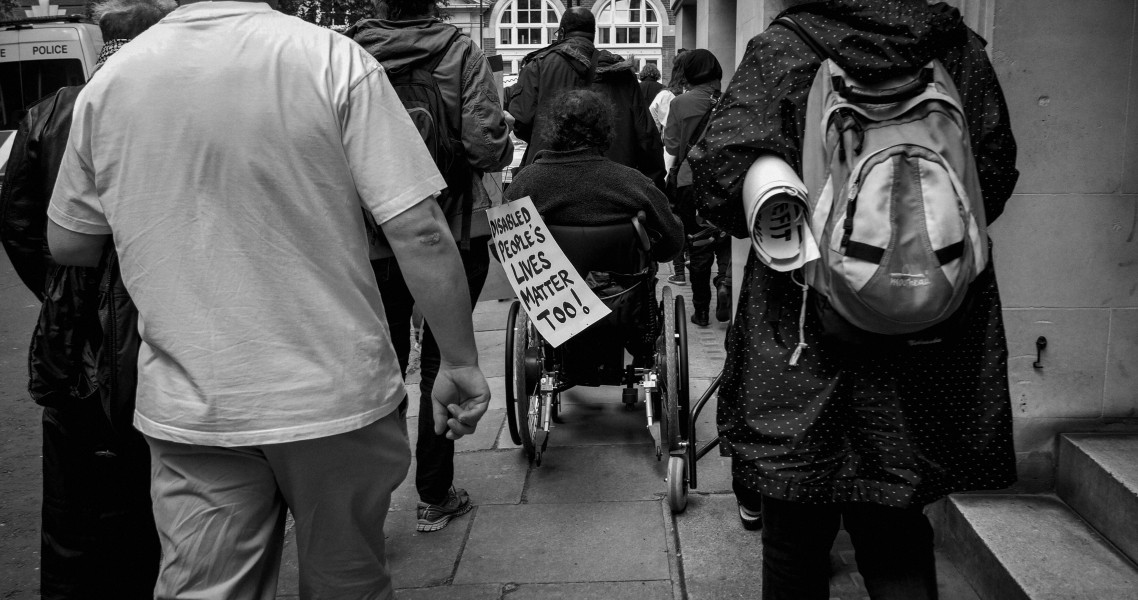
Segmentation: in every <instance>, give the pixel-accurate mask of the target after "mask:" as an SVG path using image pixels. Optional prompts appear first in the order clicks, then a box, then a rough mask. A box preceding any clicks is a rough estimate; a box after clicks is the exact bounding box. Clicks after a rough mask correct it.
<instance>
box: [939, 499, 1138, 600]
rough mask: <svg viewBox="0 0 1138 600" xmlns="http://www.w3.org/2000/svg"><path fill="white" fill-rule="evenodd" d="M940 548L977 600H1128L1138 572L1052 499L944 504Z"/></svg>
mask: <svg viewBox="0 0 1138 600" xmlns="http://www.w3.org/2000/svg"><path fill="white" fill-rule="evenodd" d="M943 520H944V522H943V524H942V525H941V527H940V530H941V533H942V535H943V539H942V542H941V545H942V548H943V549H944V550H945V552H946V553H947V554H948V555H949V557H950V558H951V559H952V560H953V562H954V563H955V564H956V566H957V568H959V569H960V570H961V571H962V572H963V573H964V576H965V577H966V578H967V579H968V580H969V582H970V583H971V584H972V587H973V588H974V589H975V590H976V593H977V595H978V596H979V597H980V598H981V599H982V600H1059V599H1076V598H1077V599H1082V598H1087V599H1090V598H1093V599H1095V600H1134V598H1135V597H1138V567H1136V566H1135V564H1134V563H1133V562H1131V561H1130V560H1128V559H1127V558H1126V557H1125V556H1124V555H1123V554H1122V553H1121V552H1119V551H1118V550H1117V549H1116V548H1115V547H1114V546H1113V545H1111V544H1110V543H1109V542H1108V541H1106V540H1105V539H1104V538H1103V537H1102V536H1101V535H1099V534H1098V533H1097V532H1096V531H1095V530H1094V529H1092V528H1091V527H1090V526H1089V525H1088V524H1087V523H1086V522H1085V521H1083V520H1082V519H1081V518H1079V516H1078V515H1077V514H1075V511H1073V510H1072V509H1071V508H1070V507H1069V506H1067V505H1066V504H1064V503H1063V501H1062V500H1060V499H1059V498H1058V497H1056V496H1054V495H1051V494H1045V495H1026V494H1025V495H1011V494H1008V495H1004V494H977V495H973V494H961V495H955V496H950V497H949V498H948V500H947V503H946V504H945V507H944V515H943Z"/></svg>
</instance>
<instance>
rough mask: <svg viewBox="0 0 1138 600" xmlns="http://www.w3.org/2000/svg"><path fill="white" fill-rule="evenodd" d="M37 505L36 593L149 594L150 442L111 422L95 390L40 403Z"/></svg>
mask: <svg viewBox="0 0 1138 600" xmlns="http://www.w3.org/2000/svg"><path fill="white" fill-rule="evenodd" d="M42 510H43V513H42V517H41V520H42V525H41V532H40V594H41V597H42V598H45V599H51V600H63V599H79V598H125V599H128V600H129V599H132V598H139V599H142V598H153V597H154V582H155V581H156V580H157V578H158V564H159V560H160V558H161V550H160V547H159V543H158V531H157V529H156V528H155V526H154V512H153V509H152V506H151V501H150V449H149V447H148V446H147V445H146V441H145V440H144V439H143V438H142V436H141V435H140V434H139V433H138V432H137V431H134V430H133V429H131V430H130V431H128V432H116V431H115V430H113V429H112V428H111V425H110V423H109V422H108V420H107V417H106V415H105V414H104V413H103V407H102V404H101V403H100V402H99V398H98V396H94V397H91V398H87V399H86V400H78V399H71V402H70V403H68V404H66V405H63V406H60V407H48V408H44V410H43V509H42Z"/></svg>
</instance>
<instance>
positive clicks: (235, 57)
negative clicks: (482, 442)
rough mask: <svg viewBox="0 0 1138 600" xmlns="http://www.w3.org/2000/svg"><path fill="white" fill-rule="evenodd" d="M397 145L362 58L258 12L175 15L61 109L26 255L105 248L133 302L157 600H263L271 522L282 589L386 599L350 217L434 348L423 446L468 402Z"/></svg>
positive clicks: (386, 442) (476, 390)
mask: <svg viewBox="0 0 1138 600" xmlns="http://www.w3.org/2000/svg"><path fill="white" fill-rule="evenodd" d="M419 139H420V138H419V134H418V132H417V130H416V129H415V127H414V126H413V125H412V123H411V121H410V119H409V118H408V117H407V114H406V111H405V110H404V109H403V107H402V105H401V104H400V103H399V100H398V98H397V96H396V95H395V92H394V90H393V89H392V87H391V86H390V84H389V83H388V81H387V77H386V75H385V74H384V72H383V69H382V67H380V65H379V64H378V63H377V62H376V61H375V59H373V58H372V57H371V56H369V55H368V54H367V53H366V52H365V51H364V50H363V49H362V48H360V47H359V46H358V45H356V44H355V42H353V41H352V40H350V39H348V38H346V37H343V36H341V35H339V34H336V33H334V32H332V31H328V30H325V29H321V28H319V27H316V26H313V25H310V24H307V23H304V22H303V21H300V20H299V19H295V18H292V17H287V16H284V15H282V14H280V13H277V12H276V11H274V10H272V8H270V7H269V6H268V5H266V4H261V3H253V2H244V1H230V2H203V3H192V4H191V3H186V2H184V1H183V6H181V7H180V8H179V9H178V10H176V11H174V12H173V13H171V14H170V15H169V16H168V17H166V18H165V19H163V20H162V21H161V22H160V23H158V24H157V25H155V26H154V27H152V28H151V29H150V30H149V31H148V32H146V33H144V34H143V35H141V36H139V37H138V38H136V39H135V41H133V42H132V43H131V44H130V45H129V46H127V47H125V48H124V49H123V50H122V51H120V52H119V53H118V54H117V55H116V56H115V57H114V58H113V59H112V60H111V61H109V62H108V63H107V64H106V65H105V66H104V68H103V69H102V70H101V71H100V72H99V73H98V75H97V76H96V77H94V78H93V79H92V81H91V82H90V83H89V84H88V85H87V87H86V88H85V89H84V90H83V93H82V94H81V95H80V96H79V98H78V100H77V102H76V107H75V112H74V122H73V125H72V129H71V136H70V141H69V145H68V148H67V151H66V154H65V156H64V159H63V164H62V166H61V168H60V173H59V178H58V181H57V183H56V187H55V192H54V194H53V197H52V203H51V206H50V208H49V217H50V219H51V221H52V222H51V223H50V224H49V230H48V240H49V244H50V247H51V251H52V253H53V255H54V257H55V258H56V259H57V260H58V261H59V262H61V263H64V264H76V265H93V264H95V263H96V262H97V260H98V257H99V251H100V249H101V248H102V245H103V244H104V243H105V242H106V240H107V239H108V236H110V235H111V234H113V239H114V244H115V248H116V250H117V251H118V254H119V257H120V262H121V268H122V275H123V280H124V282H125V284H126V287H127V289H128V291H129V292H130V294H131V297H132V298H133V299H134V301H135V303H136V304H137V306H138V310H139V315H140V323H139V329H140V334H141V337H142V346H141V349H140V351H139V365H138V366H139V377H138V396H137V406H136V413H135V425H136V426H137V428H138V429H139V431H141V432H142V433H143V434H145V435H146V437H147V442H148V443H149V445H150V448H151V458H152V464H153V467H152V472H153V478H152V484H151V491H152V496H153V497H154V502H155V519H156V521H157V524H158V529H159V533H160V536H161V538H162V550H163V563H162V572H161V574H160V576H159V581H158V586H157V588H156V591H155V594H156V596H157V597H159V598H168V597H169V598H173V597H187V596H193V597H203V595H204V596H208V597H216V598H272V597H273V596H274V594H275V590H276V575H277V572H278V569H279V563H280V553H281V547H282V540H283V534H284V531H283V525H284V516H285V510H286V508H287V509H291V512H292V514H293V516H294V518H295V520H296V531H297V549H298V552H299V557H300V590H301V596H302V597H308V596H312V597H324V596H331V595H336V596H337V597H353V598H389V597H391V596H392V589H391V579H390V576H389V574H388V573H387V569H386V562H385V560H384V541H383V524H384V518H385V516H386V513H387V510H388V507H389V505H390V497H391V492H392V491H393V490H394V489H395V487H396V486H397V485H398V484H399V482H400V481H402V479H403V477H404V475H405V474H406V470H407V466H408V464H409V461H410V457H409V450H408V445H407V438H406V429H405V423H404V421H403V420H402V417H401V415H400V414H399V413H400V411H399V410H397V409H398V407H399V405H400V403H401V402H403V401H404V399H405V393H404V388H403V382H402V380H401V377H400V372H399V365H398V364H397V362H396V359H395V354H394V351H393V350H392V346H391V341H390V339H389V335H388V330H387V327H386V325H385V322H384V319H383V307H382V303H381V300H380V296H379V293H378V291H377V288H376V282H375V277H374V275H373V274H372V271H371V268H370V266H369V264H368V253H367V239H366V233H365V227H364V220H363V212H362V211H361V210H360V207H361V206H363V207H365V208H366V210H368V211H370V212H371V214H372V215H374V217H375V220H376V222H377V223H379V224H380V226H381V227H382V229H383V232H384V234H385V235H386V237H387V239H388V241H389V242H390V243H391V246H392V248H393V249H394V251H395V255H396V257H397V259H398V260H399V262H400V266H401V267H402V270H403V272H404V274H405V277H406V280H407V285H408V287H409V288H410V290H411V292H412V294H413V295H414V296H415V298H416V302H417V305H418V306H419V307H421V308H422V311H423V313H424V315H425V316H426V318H427V320H428V321H429V322H430V324H431V329H432V330H433V331H434V332H435V336H436V338H437V339H438V341H439V347H440V348H441V349H442V352H443V356H442V367H441V369H440V372H439V375H438V379H437V380H436V383H435V388H434V397H435V405H434V411H435V415H434V416H435V423H436V424H437V425H436V428H437V431H438V432H439V433H442V432H444V431H447V432H448V433H447V435H448V436H449V437H452V438H457V437H461V436H462V435H464V434H469V433H471V432H473V431H474V426H475V424H476V423H477V421H478V419H479V418H480V417H481V416H482V414H483V413H484V412H485V411H486V405H487V402H488V401H489V389H488V387H487V385H486V381H485V379H484V377H483V376H482V372H481V371H480V369H479V367H478V353H477V349H476V347H475V344H474V334H473V328H472V326H471V321H470V307H469V297H468V294H467V293H466V286H467V284H466V281H465V276H464V275H463V270H462V264H461V262H460V261H459V256H458V253H457V249H456V247H455V244H454V241H453V238H452V237H451V235H450V232H449V229H448V227H447V224H446V221H445V220H444V219H443V217H442V215H441V214H440V211H439V209H438V205H437V203H436V202H434V201H433V197H434V195H435V194H436V193H437V192H438V190H439V189H441V188H442V187H443V186H444V185H445V184H444V182H443V179H442V177H441V175H439V173H438V170H437V169H436V168H435V166H434V162H433V161H432V159H431V157H430V155H429V153H428V152H427V150H426V148H425V147H424V146H423V145H422V144H421V143H419Z"/></svg>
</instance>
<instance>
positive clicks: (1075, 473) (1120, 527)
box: [1055, 433, 1138, 597]
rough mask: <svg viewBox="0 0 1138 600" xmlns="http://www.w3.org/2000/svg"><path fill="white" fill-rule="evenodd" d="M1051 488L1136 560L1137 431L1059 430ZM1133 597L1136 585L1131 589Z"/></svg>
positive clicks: (1137, 556) (1137, 594)
mask: <svg viewBox="0 0 1138 600" xmlns="http://www.w3.org/2000/svg"><path fill="white" fill-rule="evenodd" d="M1055 479H1056V484H1055V488H1056V489H1055V491H1056V492H1058V494H1059V497H1061V498H1062V499H1063V500H1064V501H1065V502H1066V503H1067V504H1068V505H1070V506H1071V508H1073V509H1075V512H1077V513H1079V515H1080V516H1082V517H1083V519H1086V521H1087V522H1088V523H1090V524H1091V526H1092V527H1094V528H1095V529H1097V530H1098V531H1099V533H1101V534H1102V535H1103V537H1105V538H1107V539H1108V540H1110V541H1111V542H1112V543H1113V544H1114V545H1115V546H1117V547H1118V549H1119V550H1121V551H1122V552H1123V554H1125V555H1127V556H1128V557H1130V560H1133V561H1138V435H1134V434H1129V435H1127V434H1108V433H1087V434H1066V435H1061V436H1059V467H1058V473H1057V474H1056V478H1055ZM1134 595H1135V597H1138V590H1135V592H1134Z"/></svg>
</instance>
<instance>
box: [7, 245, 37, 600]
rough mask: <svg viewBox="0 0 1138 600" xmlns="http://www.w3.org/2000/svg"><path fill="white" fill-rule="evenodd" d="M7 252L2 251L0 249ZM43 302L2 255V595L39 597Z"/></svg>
mask: <svg viewBox="0 0 1138 600" xmlns="http://www.w3.org/2000/svg"><path fill="white" fill-rule="evenodd" d="M2 254H3V253H0V255H2ZM38 314H39V302H38V301H37V300H36V298H35V296H33V295H32V294H31V292H29V291H28V289H27V288H25V287H24V284H23V283H22V282H21V281H20V279H19V277H17V276H16V272H15V271H14V270H13V269H12V265H11V263H10V262H9V261H8V257H7V255H3V256H2V258H0V598H3V599H4V600H10V599H15V598H38V597H39V522H40V519H39V510H40V498H41V491H40V490H41V488H40V482H41V479H40V470H41V460H42V452H41V448H42V442H41V437H40V415H41V410H40V408H39V407H38V406H36V405H35V404H34V403H33V402H32V401H31V400H30V399H29V398H28V392H27V387H28V342H29V340H31V336H32V329H33V328H34V327H35V320H36V316H37V315H38Z"/></svg>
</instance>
